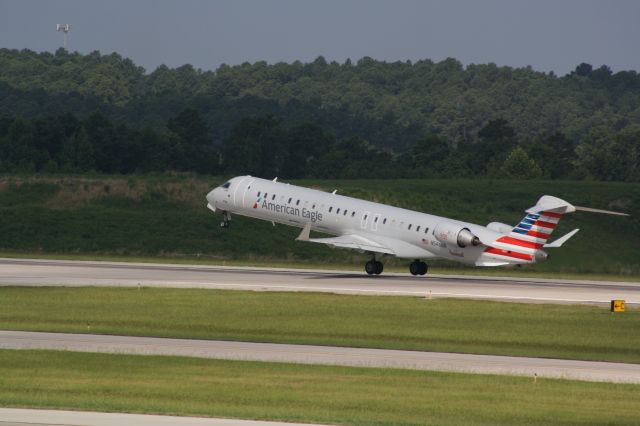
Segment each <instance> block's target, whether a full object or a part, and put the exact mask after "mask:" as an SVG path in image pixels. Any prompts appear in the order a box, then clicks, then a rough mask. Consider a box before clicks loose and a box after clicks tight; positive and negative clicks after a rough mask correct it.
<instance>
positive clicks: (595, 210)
mask: <svg viewBox="0 0 640 426" xmlns="http://www.w3.org/2000/svg"><path fill="white" fill-rule="evenodd" d="M575 207H576V210H580V211H583V212H590V213H603V214H613V215H616V216H629V215H628V214H626V213H620V212H612V211H611V210H600V209H592V208H591V207H581V206H575Z"/></svg>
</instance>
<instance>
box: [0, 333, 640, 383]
mask: <svg viewBox="0 0 640 426" xmlns="http://www.w3.org/2000/svg"><path fill="white" fill-rule="evenodd" d="M0 348H2V349H53V350H70V351H79V352H101V353H115V354H137V355H174V356H189V357H198V358H214V359H227V360H242V361H263V362H287V363H298V364H324V365H342V366H355V367H372V368H402V369H412V370H436V371H450V372H461V373H483V374H502V375H516V376H530V377H533V376H534V374H535V375H537V376H538V377H541V378H542V377H545V378H564V379H572V380H587V381H607V382H617V383H640V364H623V363H613V362H594V361H573V360H561V359H548V358H527V357H508V356H494V355H470V354H454V353H441V352H417V351H401V350H388V349H364V348H342V347H331V346H312V345H287V344H275V343H248V342H229V341H215V340H192V339H167V338H156V337H132V336H107V335H95V334H68V333H40V332H25V331H0Z"/></svg>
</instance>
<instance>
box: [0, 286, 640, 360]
mask: <svg viewBox="0 0 640 426" xmlns="http://www.w3.org/2000/svg"><path fill="white" fill-rule="evenodd" d="M0 300H2V305H3V308H2V309H1V310H0V329H12V330H32V331H58V332H71V333H97V334H118V335H139V336H162V337H178V338H196V339H215V340H239V341H253V342H277V343H300V344H315V345H330V346H355V347H370V348H390V349H407V350H420V351H444V352H466V353H482V354H497V355H516V356H538V357H549V358H568V359H584V360H602V361H619V362H632V363H640V310H636V309H632V310H629V311H628V312H625V313H624V314H618V315H616V316H614V317H612V316H611V314H610V313H609V312H608V310H607V309H606V308H601V307H593V306H563V305H535V304H533V305H532V304H519V303H499V302H484V301H463V300H453V299H438V300H425V299H419V298H408V297H375V296H346V295H332V294H313V293H303V294H299V293H256V292H242V291H233V292H228V291H217V290H198V289H161V288H142V289H140V290H138V289H135V288H0Z"/></svg>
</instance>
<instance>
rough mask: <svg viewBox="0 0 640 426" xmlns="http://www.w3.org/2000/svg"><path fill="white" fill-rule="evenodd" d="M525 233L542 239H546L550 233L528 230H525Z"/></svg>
mask: <svg viewBox="0 0 640 426" xmlns="http://www.w3.org/2000/svg"><path fill="white" fill-rule="evenodd" d="M527 235H531V236H532V237H536V238H542V239H543V240H547V239H549V237H550V234H545V233H544V232H536V231H529V232H527Z"/></svg>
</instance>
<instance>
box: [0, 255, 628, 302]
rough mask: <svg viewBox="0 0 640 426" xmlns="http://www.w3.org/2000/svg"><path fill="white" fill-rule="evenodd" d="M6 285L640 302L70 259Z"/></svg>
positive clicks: (560, 289)
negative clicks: (140, 287) (148, 287)
mask: <svg viewBox="0 0 640 426" xmlns="http://www.w3.org/2000/svg"><path fill="white" fill-rule="evenodd" d="M0 285H29V286H53V285H61V286H86V285H91V286H138V285H142V286H157V287H178V288H211V289H233V290H257V291H314V292H332V293H346V294H375V295H407V296H425V297H426V296H429V295H430V296H431V297H457V298H470V299H487V300H512V301H527V302H544V303H609V302H610V301H611V300H612V299H624V300H626V303H627V304H629V305H632V304H638V303H640V283H619V282H603V281H571V280H549V279H526V278H525V279H518V278H495V277H491V278H488V277H471V276H451V275H427V276H424V277H413V276H411V275H409V274H408V273H407V274H397V273H395V274H394V273H385V274H383V275H381V276H374V277H370V276H367V275H366V274H365V273H364V272H362V273H351V272H343V271H342V272H341V271H308V270H290V269H275V268H273V269H269V268H240V267H220V266H189V265H164V264H146V263H143V264H140V263H118V262H81V261H66V260H36V259H24V260H20V259H0Z"/></svg>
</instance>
